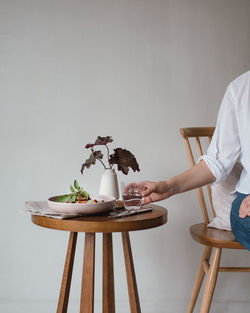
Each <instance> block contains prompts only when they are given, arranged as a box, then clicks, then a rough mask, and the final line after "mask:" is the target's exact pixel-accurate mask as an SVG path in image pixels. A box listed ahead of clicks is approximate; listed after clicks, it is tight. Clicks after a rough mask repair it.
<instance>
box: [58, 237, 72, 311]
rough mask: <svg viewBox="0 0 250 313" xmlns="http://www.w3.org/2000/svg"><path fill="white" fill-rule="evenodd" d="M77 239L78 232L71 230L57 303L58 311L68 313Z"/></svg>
mask: <svg viewBox="0 0 250 313" xmlns="http://www.w3.org/2000/svg"><path fill="white" fill-rule="evenodd" d="M76 240H77V233H74V232H71V233H70V235H69V243H68V249H67V254H66V259H65V265H64V271H63V278H62V284H61V290H60V295H59V299H58V305H57V313H67V310H68V301H69V292H70V285H71V278H72V271H73V264H74V258H75V250H76Z"/></svg>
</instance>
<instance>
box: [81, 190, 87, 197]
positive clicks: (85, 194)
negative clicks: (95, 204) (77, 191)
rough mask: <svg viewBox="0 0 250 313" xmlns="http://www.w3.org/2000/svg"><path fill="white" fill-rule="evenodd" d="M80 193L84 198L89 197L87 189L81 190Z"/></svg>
mask: <svg viewBox="0 0 250 313" xmlns="http://www.w3.org/2000/svg"><path fill="white" fill-rule="evenodd" d="M81 195H82V196H83V197H85V198H87V199H88V198H89V194H88V193H87V191H85V190H83V191H82V192H81Z"/></svg>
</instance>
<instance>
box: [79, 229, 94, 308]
mask: <svg viewBox="0 0 250 313" xmlns="http://www.w3.org/2000/svg"><path fill="white" fill-rule="evenodd" d="M94 282H95V233H85V245H84V259H83V271H82V290H81V305H80V313H93V312H94Z"/></svg>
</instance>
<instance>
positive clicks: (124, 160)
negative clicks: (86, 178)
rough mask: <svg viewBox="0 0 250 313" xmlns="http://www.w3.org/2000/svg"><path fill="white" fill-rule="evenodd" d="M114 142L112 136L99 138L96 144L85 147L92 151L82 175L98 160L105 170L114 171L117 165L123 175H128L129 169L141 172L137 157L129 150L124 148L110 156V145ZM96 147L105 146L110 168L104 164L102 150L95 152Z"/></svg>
mask: <svg viewBox="0 0 250 313" xmlns="http://www.w3.org/2000/svg"><path fill="white" fill-rule="evenodd" d="M111 142H113V139H112V137H111V136H106V137H100V136H98V137H97V139H96V141H95V142H94V143H89V144H87V145H86V146H85V148H86V149H89V148H90V149H91V154H90V157H89V158H88V159H87V160H86V161H85V162H84V163H83V164H82V167H81V173H82V174H83V171H84V169H85V168H89V167H90V166H91V165H94V164H95V163H96V160H98V161H99V162H101V163H102V165H103V166H104V168H105V169H106V168H110V169H112V167H113V165H114V164H116V165H117V167H118V171H122V172H123V174H125V175H127V174H128V172H129V168H131V169H132V170H133V171H134V172H135V171H138V172H139V171H140V168H139V164H138V163H137V161H136V158H135V156H134V155H133V154H132V153H131V152H130V151H128V150H126V149H122V148H116V149H114V153H113V154H111V155H110V152H109V147H108V144H109V143H111ZM96 146H105V147H106V150H107V160H108V167H107V166H106V165H105V163H104V162H103V154H102V152H101V151H100V150H97V151H96V150H95V149H94V148H95V147H96Z"/></svg>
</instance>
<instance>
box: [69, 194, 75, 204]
mask: <svg viewBox="0 0 250 313" xmlns="http://www.w3.org/2000/svg"><path fill="white" fill-rule="evenodd" d="M70 202H71V203H73V202H76V194H74V195H73V196H72V198H71V200H70Z"/></svg>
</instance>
